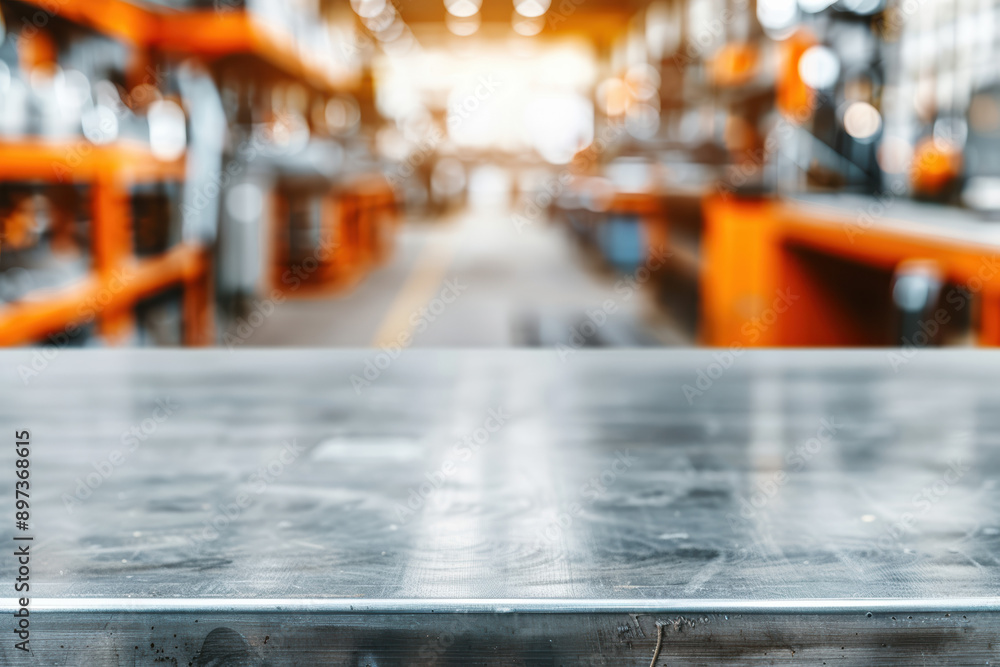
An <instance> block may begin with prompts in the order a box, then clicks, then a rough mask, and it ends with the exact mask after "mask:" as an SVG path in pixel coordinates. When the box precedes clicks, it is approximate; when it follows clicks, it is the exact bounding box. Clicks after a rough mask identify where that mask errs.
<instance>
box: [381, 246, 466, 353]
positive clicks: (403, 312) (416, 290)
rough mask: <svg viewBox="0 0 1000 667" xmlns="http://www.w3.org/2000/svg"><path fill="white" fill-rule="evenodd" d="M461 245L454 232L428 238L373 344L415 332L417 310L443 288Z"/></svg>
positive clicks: (384, 343) (396, 340)
mask: <svg viewBox="0 0 1000 667" xmlns="http://www.w3.org/2000/svg"><path fill="white" fill-rule="evenodd" d="M457 247H458V239H456V238H455V235H454V234H448V235H447V236H446V237H445V238H440V239H438V238H430V239H428V241H427V244H426V245H425V246H424V248H423V251H422V252H421V254H420V256H419V257H417V261H416V262H414V264H413V270H412V271H411V272H410V275H409V276H408V277H407V279H406V282H405V283H404V284H403V288H402V289H401V290H400V291H399V295H398V296H396V299H395V300H394V301H393V302H392V305H391V306H390V307H389V309H388V310H387V311H386V314H385V317H384V318H382V323H381V324H380V325H379V328H378V333H376V334H375V340H373V341H372V345H373V346H375V347H381V346H383V345H389V344H395V345H398V344H399V343H400V336H402V335H403V334H412V330H413V326H414V325H413V324H411V322H410V320H411V318H412V315H413V313H414V312H416V311H418V310H419V309H420V308H421V307H423V306H426V305H427V304H428V303H430V301H431V299H433V298H434V295H435V294H436V292H437V290H439V289H440V288H441V284H442V283H443V282H444V276H445V273H447V271H448V267H449V266H451V260H452V258H453V257H454V256H455V251H456V249H457Z"/></svg>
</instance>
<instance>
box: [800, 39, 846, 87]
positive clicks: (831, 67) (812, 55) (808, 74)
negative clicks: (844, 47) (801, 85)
mask: <svg viewBox="0 0 1000 667" xmlns="http://www.w3.org/2000/svg"><path fill="white" fill-rule="evenodd" d="M799 76H800V77H802V80H803V81H804V82H805V84H806V85H807V86H809V87H810V88H812V89H813V90H823V89H826V88H830V87H832V86H833V84H835V83H837V77H839V76H840V60H839V59H838V58H837V54H836V53H834V52H833V51H832V50H830V49H829V48H827V47H825V46H818V45H817V46H810V47H809V48H808V49H806V52H805V53H803V54H802V57H801V58H799Z"/></svg>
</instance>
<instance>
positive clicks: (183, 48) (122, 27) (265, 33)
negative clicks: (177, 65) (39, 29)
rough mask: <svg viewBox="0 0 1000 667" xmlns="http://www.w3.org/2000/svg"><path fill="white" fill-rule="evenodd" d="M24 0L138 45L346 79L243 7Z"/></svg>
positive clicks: (309, 77)
mask: <svg viewBox="0 0 1000 667" xmlns="http://www.w3.org/2000/svg"><path fill="white" fill-rule="evenodd" d="M23 1H24V2H27V3H28V4H31V5H34V6H36V7H38V8H39V9H40V10H41V11H44V12H47V13H49V14H53V15H59V16H62V17H64V18H66V19H69V20H71V21H74V22H76V23H79V24H80V25H84V26H87V27H89V28H92V29H94V30H96V31H98V32H102V33H104V34H106V35H109V36H111V37H116V38H118V39H121V40H123V41H126V42H129V43H130V44H134V45H135V46H137V47H140V48H150V49H159V50H162V51H166V52H169V53H177V54H181V55H197V56H203V57H206V58H210V59H212V58H220V57H223V56H227V55H232V54H246V55H253V56H257V57H259V58H260V59H262V60H264V61H266V62H268V63H270V64H272V65H274V66H275V67H277V68H279V69H281V70H282V71H284V72H287V73H288V74H290V75H291V76H293V77H295V78H299V79H302V80H304V81H305V82H306V83H309V84H310V85H312V86H315V87H317V88H320V89H323V90H331V91H333V90H336V89H337V88H338V86H340V84H341V83H342V81H340V80H337V79H336V78H334V77H332V76H331V75H330V74H329V73H328V72H326V71H325V70H324V69H323V68H322V67H321V66H320V65H319V64H317V63H315V62H310V59H309V58H308V55H307V54H305V53H304V52H303V50H302V49H300V48H299V44H298V42H297V41H296V40H295V39H294V38H293V37H292V36H291V35H290V34H286V33H284V32H282V31H281V30H278V29H275V28H274V27H273V26H268V25H265V24H263V23H262V22H261V21H259V20H256V19H255V18H254V17H253V15H252V14H250V13H248V12H246V11H243V10H236V9H234V10H232V11H215V10H210V9H208V10H186V11H167V10H161V9H154V8H149V7H142V6H139V5H136V4H133V3H131V2H127V1H126V0H23Z"/></svg>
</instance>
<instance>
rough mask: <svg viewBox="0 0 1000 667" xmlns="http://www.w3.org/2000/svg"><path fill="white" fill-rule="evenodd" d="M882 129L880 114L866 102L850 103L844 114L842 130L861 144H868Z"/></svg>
mask: <svg viewBox="0 0 1000 667" xmlns="http://www.w3.org/2000/svg"><path fill="white" fill-rule="evenodd" d="M880 129H882V114H880V113H879V112H878V109H876V108H875V107H873V106H872V105H870V104H868V103H867V102H852V103H851V105H850V106H849V107H847V110H846V111H845V112H844V130H845V131H846V132H847V134H849V135H851V136H852V137H854V138H855V139H857V140H858V141H860V142H861V143H869V142H871V141H872V139H874V138H875V135H876V134H877V133H878V131H879V130H880Z"/></svg>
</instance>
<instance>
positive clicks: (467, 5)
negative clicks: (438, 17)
mask: <svg viewBox="0 0 1000 667" xmlns="http://www.w3.org/2000/svg"><path fill="white" fill-rule="evenodd" d="M482 4H483V0H444V8H445V9H447V10H448V13H449V14H451V15H452V16H454V17H456V18H460V19H465V18H469V17H470V16H474V15H475V14H476V13H477V12H479V8H480V7H481V6H482ZM476 27H477V28H478V27H479V26H478V25H477V26H476ZM473 32H475V31H473Z"/></svg>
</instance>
